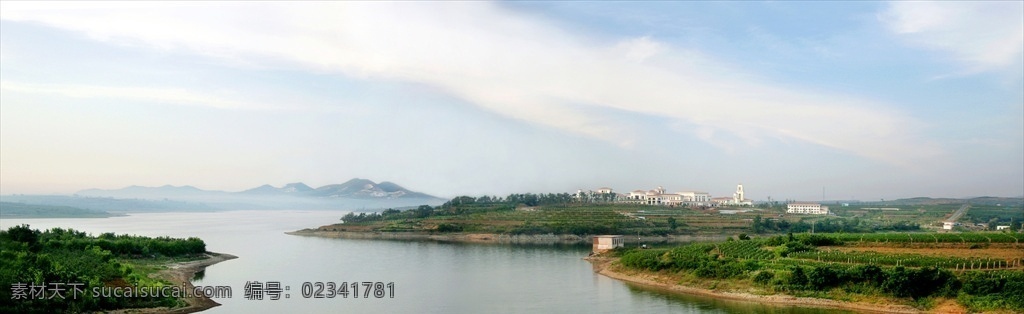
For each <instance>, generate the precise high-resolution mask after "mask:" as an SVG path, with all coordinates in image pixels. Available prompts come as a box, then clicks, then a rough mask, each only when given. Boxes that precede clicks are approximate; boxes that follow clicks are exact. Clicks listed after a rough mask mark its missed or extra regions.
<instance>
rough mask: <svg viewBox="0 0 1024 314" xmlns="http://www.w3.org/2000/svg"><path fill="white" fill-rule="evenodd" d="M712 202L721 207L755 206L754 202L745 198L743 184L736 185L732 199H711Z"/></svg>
mask: <svg viewBox="0 0 1024 314" xmlns="http://www.w3.org/2000/svg"><path fill="white" fill-rule="evenodd" d="M711 201H712V202H714V203H715V204H717V205H719V206H753V205H754V201H752V200H749V199H747V198H746V197H745V195H744V192H743V184H742V183H741V184H737V185H736V192H735V193H733V194H732V197H731V198H730V197H716V198H713V199H711Z"/></svg>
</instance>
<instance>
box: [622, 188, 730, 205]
mask: <svg viewBox="0 0 1024 314" xmlns="http://www.w3.org/2000/svg"><path fill="white" fill-rule="evenodd" d="M623 202H625V203H633V204H644V205H662V206H709V205H711V194H708V193H705V192H694V191H687V192H679V193H668V192H666V190H665V188H663V187H660V186H659V187H658V188H656V189H653V190H649V191H644V190H635V191H632V192H629V195H625V200H623Z"/></svg>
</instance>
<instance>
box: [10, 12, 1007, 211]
mask: <svg viewBox="0 0 1024 314" xmlns="http://www.w3.org/2000/svg"><path fill="white" fill-rule="evenodd" d="M0 26H2V27H0V194H71V193H74V192H76V191H79V190H84V189H90V188H99V189H119V188H123V187H127V186H132V185H139V186H152V187H156V186H163V185H175V186H181V185H191V186H194V187H197V188H200V189H204V190H221V191H232V192H235V191H242V190H246V189H250V188H254V187H258V186H261V185H263V184H270V185H273V186H276V187H280V186H283V185H285V184H287V183H293V182H303V183H305V184H307V185H310V186H312V187H319V186H323V185H328V184H338V183H343V182H345V181H347V180H349V179H352V178H365V179H369V180H373V181H375V182H382V181H390V182H394V183H397V184H399V185H402V186H403V187H405V188H407V189H410V190H413V191H417V192H422V193H426V194H430V195H434V196H439V197H443V198H446V197H452V196H457V195H477V196H478V195H499V196H502V195H507V194H509V193H525V192H534V193H541V192H543V193H548V192H552V193H557V192H573V191H576V190H577V189H583V190H594V189H597V188H599V187H605V186H607V187H612V188H614V189H615V190H616V191H619V192H626V191H630V190H634V189H644V190H646V189H652V188H654V187H657V186H663V187H665V188H666V189H667V190H668V191H671V192H676V191H688V190H696V191H704V192H709V193H711V194H712V196H730V195H732V193H733V191H734V189H735V186H736V184H739V183H742V184H743V185H744V187H745V190H746V191H747V197H748V198H750V199H754V200H764V199H766V198H767V197H769V196H770V197H771V198H772V199H774V200H785V199H795V200H820V199H821V198H822V189H823V188H824V189H825V198H826V199H858V200H869V201H870V200H879V199H886V200H889V199H897V198H910V197H954V198H963V197H973V196H1000V197H1019V196H1022V195H1024V2H1019V1H1017V2H828V3H805V2H763V3H762V2H643V3H634V2H630V3H604V2H522V3H521V2H497V3H495V2H415V3H404V2H399V3H378V2H297V3H278V2H142V3H138V2H102V3H93V2H59V3H50V2H11V1H3V2H0ZM981 35H984V36H981Z"/></svg>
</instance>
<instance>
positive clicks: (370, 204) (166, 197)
mask: <svg viewBox="0 0 1024 314" xmlns="http://www.w3.org/2000/svg"><path fill="white" fill-rule="evenodd" d="M0 201H4V202H12V203H19V204H25V205H33V206H68V207H76V208H82V209H89V210H98V211H107V212H111V213H129V212H162V211H211V210H241V209H344V210H355V211H370V210H378V209H384V208H403V207H415V206H419V205H440V204H442V203H444V202H445V201H446V200H445V199H441V198H438V197H435V196H431V195H428V194H425V193H420V192H415V191H410V190H408V189H406V188H404V187H402V186H400V185H398V184H395V183H392V182H381V183H376V182H373V181H370V180H367V179H360V178H355V179H352V180H348V181H346V182H345V183H341V184H330V185H325V186H321V187H319V188H315V189H314V188H312V187H310V186H308V185H306V184H304V183H300V182H296V183H289V184H285V185H284V186H282V187H275V186H271V185H269V184H266V185H261V186H258V187H255V188H251V189H248V190H244V191H240V192H225V191H211V190H203V189H200V188H196V187H194V186H190V185H185V186H173V185H164V186H158V187H146V186H137V185H133V186H129V187H125V188H121V189H114V190H105V189H87V190H81V191H78V193H75V194H74V195H23V194H21V195H0Z"/></svg>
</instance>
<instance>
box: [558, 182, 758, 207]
mask: <svg viewBox="0 0 1024 314" xmlns="http://www.w3.org/2000/svg"><path fill="white" fill-rule="evenodd" d="M576 197H577V198H589V199H592V200H611V201H614V202H619V203H628V204H644V205H660V206H691V207H713V206H752V205H753V204H754V202H753V201H751V200H749V199H747V198H745V197H744V192H743V185H742V184H740V185H737V186H736V193H733V195H732V197H715V198H712V197H711V194H710V193H708V192H699V191H683V192H674V193H671V192H668V191H666V190H665V188H663V187H660V186H659V187H657V188H655V189H652V190H647V191H644V190H635V191H632V192H629V193H628V194H617V193H615V192H614V191H612V189H611V188H606V187H603V188H600V189H597V191H591V192H589V193H587V192H583V190H579V191H577V192H576Z"/></svg>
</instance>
